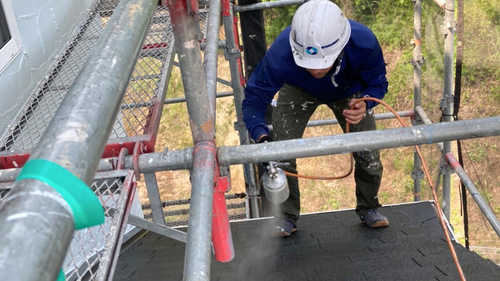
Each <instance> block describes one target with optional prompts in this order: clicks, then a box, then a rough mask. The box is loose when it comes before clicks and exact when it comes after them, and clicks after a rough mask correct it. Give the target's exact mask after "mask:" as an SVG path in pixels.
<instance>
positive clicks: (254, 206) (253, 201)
mask: <svg viewBox="0 0 500 281" xmlns="http://www.w3.org/2000/svg"><path fill="white" fill-rule="evenodd" d="M222 8H223V13H222V16H223V23H224V33H225V34H226V41H227V58H228V60H229V70H230V72H231V81H232V85H231V86H232V88H233V93H234V95H233V96H234V106H235V109H236V119H237V120H236V124H235V127H236V130H238V134H239V137H240V144H249V143H250V136H249V134H248V131H247V129H246V127H245V123H244V122H243V110H242V105H241V104H242V103H243V99H244V98H245V93H244V91H243V86H242V83H241V82H242V81H241V79H243V78H242V77H241V75H240V71H241V64H240V63H241V61H240V51H239V41H238V36H236V35H235V31H236V30H237V27H235V21H236V19H235V18H233V17H234V14H233V5H232V3H231V2H229V0H223V1H222ZM243 173H244V177H245V183H246V184H247V188H246V190H247V194H248V198H249V199H248V201H249V205H250V216H251V217H252V218H258V217H260V208H259V198H258V197H259V190H258V187H257V180H256V178H255V170H254V167H253V165H249V164H245V165H243Z"/></svg>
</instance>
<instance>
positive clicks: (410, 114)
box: [269, 110, 413, 130]
mask: <svg viewBox="0 0 500 281" xmlns="http://www.w3.org/2000/svg"><path fill="white" fill-rule="evenodd" d="M397 113H398V115H399V116H400V117H413V110H406V111H398V112H397ZM392 118H395V116H394V114H393V113H392V112H386V113H379V114H375V120H386V119H392ZM338 123H339V121H338V120H337V119H335V118H334V119H325V120H312V121H309V122H307V127H318V126H326V125H334V124H338ZM272 128H273V126H272V125H269V130H272Z"/></svg>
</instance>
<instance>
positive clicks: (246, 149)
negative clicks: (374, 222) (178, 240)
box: [0, 116, 500, 182]
mask: <svg viewBox="0 0 500 281" xmlns="http://www.w3.org/2000/svg"><path fill="white" fill-rule="evenodd" d="M498 135H500V116H497V117H490V118H482V119H471V120H462V121H456V122H446V123H439V124H430V125H418V126H413V127H404V128H395V129H385V130H378V131H367V132H358V133H349V134H342V135H333V136H323V137H314V138H307V139H296V140H287V141H276V142H270V143H266V144H253V145H237V146H222V147H219V153H218V155H219V163H220V165H224V166H228V165H238V164H243V163H260V162H268V161H272V160H286V159H293V158H304V157H313V156H321V155H331V154H341V153H348V152H355V151H363V150H374V149H386V148H395V147H403V146H413V145H420V144H434V143H440V142H443V141H451V140H462V139H474V138H482V137H491V136H498ZM116 160H117V159H116V158H107V159H102V160H101V161H100V162H99V166H98V171H110V170H112V169H113V167H114V166H115V165H114V164H113V162H116ZM192 161H193V148H192V147H189V148H185V149H181V150H172V151H169V150H167V149H165V151H163V152H156V153H145V154H141V155H140V156H139V163H138V165H137V166H138V167H139V169H140V171H141V172H142V173H153V172H161V171H170V170H189V169H192ZM124 165H125V167H124V168H125V169H134V164H133V157H132V156H127V157H125V161H124ZM16 170H19V169H9V170H6V172H5V176H4V172H3V171H0V182H7V181H9V180H11V179H12V178H13V177H15V173H16Z"/></svg>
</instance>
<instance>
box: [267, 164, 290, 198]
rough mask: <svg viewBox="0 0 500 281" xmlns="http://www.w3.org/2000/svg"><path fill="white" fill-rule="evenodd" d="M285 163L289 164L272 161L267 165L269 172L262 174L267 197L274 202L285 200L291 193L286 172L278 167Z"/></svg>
mask: <svg viewBox="0 0 500 281" xmlns="http://www.w3.org/2000/svg"><path fill="white" fill-rule="evenodd" d="M283 165H289V164H288V163H278V162H275V161H270V162H269V165H268V166H267V173H264V175H263V176H262V180H263V182H262V185H263V186H264V192H265V195H266V198H267V199H268V200H269V201H270V202H272V203H274V204H281V203H283V202H285V200H286V199H287V198H288V195H289V194H290V190H289V189H288V181H287V179H286V175H285V172H283V170H282V169H281V168H279V167H278V166H283Z"/></svg>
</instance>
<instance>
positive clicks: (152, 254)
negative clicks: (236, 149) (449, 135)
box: [114, 202, 500, 281]
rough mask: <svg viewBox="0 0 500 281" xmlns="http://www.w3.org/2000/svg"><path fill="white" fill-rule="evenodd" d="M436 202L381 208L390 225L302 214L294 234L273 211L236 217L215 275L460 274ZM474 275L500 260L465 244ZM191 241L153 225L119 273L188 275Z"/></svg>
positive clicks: (465, 263) (485, 273)
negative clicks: (277, 234) (231, 252)
mask: <svg viewBox="0 0 500 281" xmlns="http://www.w3.org/2000/svg"><path fill="white" fill-rule="evenodd" d="M434 208H435V205H434V204H433V203H432V202H419V203H410V204H402V205H396V206H389V207H384V208H380V209H379V211H380V213H382V214H384V215H385V216H387V217H388V218H389V220H390V222H391V225H390V226H389V227H387V228H383V229H369V228H367V227H365V226H363V225H362V224H361V223H360V220H359V218H358V216H357V215H356V214H355V213H354V211H353V210H347V211H335V212H326V213H318V214H307V215H302V216H301V218H300V220H299V225H298V227H299V230H298V231H297V232H296V233H295V234H293V235H292V236H291V237H287V238H272V237H269V233H270V229H271V228H272V226H273V222H274V220H273V219H258V220H246V221H236V222H233V223H231V231H232V235H233V241H234V248H235V258H234V259H233V260H232V261H231V262H228V263H220V262H217V261H215V260H214V259H212V263H211V272H210V276H211V279H210V280H256V281H265V280H269V281H271V280H273V281H276V280H460V279H459V276H458V273H457V269H456V266H455V264H454V262H453V259H452V257H451V253H450V250H449V248H448V244H447V243H446V240H445V238H444V233H443V230H442V229H441V226H440V224H439V221H438V218H437V215H436V212H435V209H434ZM454 246H455V249H456V251H457V255H458V258H459V261H460V264H461V266H462V269H463V271H464V273H465V277H466V278H467V280H482V281H485V280H495V281H498V280H500V267H499V266H497V265H496V264H494V263H493V262H491V261H490V260H487V259H483V258H482V257H480V256H479V255H477V254H476V253H474V252H470V251H468V250H467V249H465V248H464V247H463V246H461V245H460V244H455V245H454ZM184 247H185V244H184V243H181V242H177V241H175V240H172V239H169V238H166V237H162V236H160V235H157V234H155V233H148V234H147V235H145V236H144V237H142V238H141V239H139V240H138V242H136V243H135V244H134V245H132V246H131V247H129V248H128V249H127V250H125V251H124V252H123V253H122V254H121V256H120V258H119V261H118V264H117V267H116V271H115V275H114V280H141V281H143V280H148V281H154V280H182V272H183V264H184Z"/></svg>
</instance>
